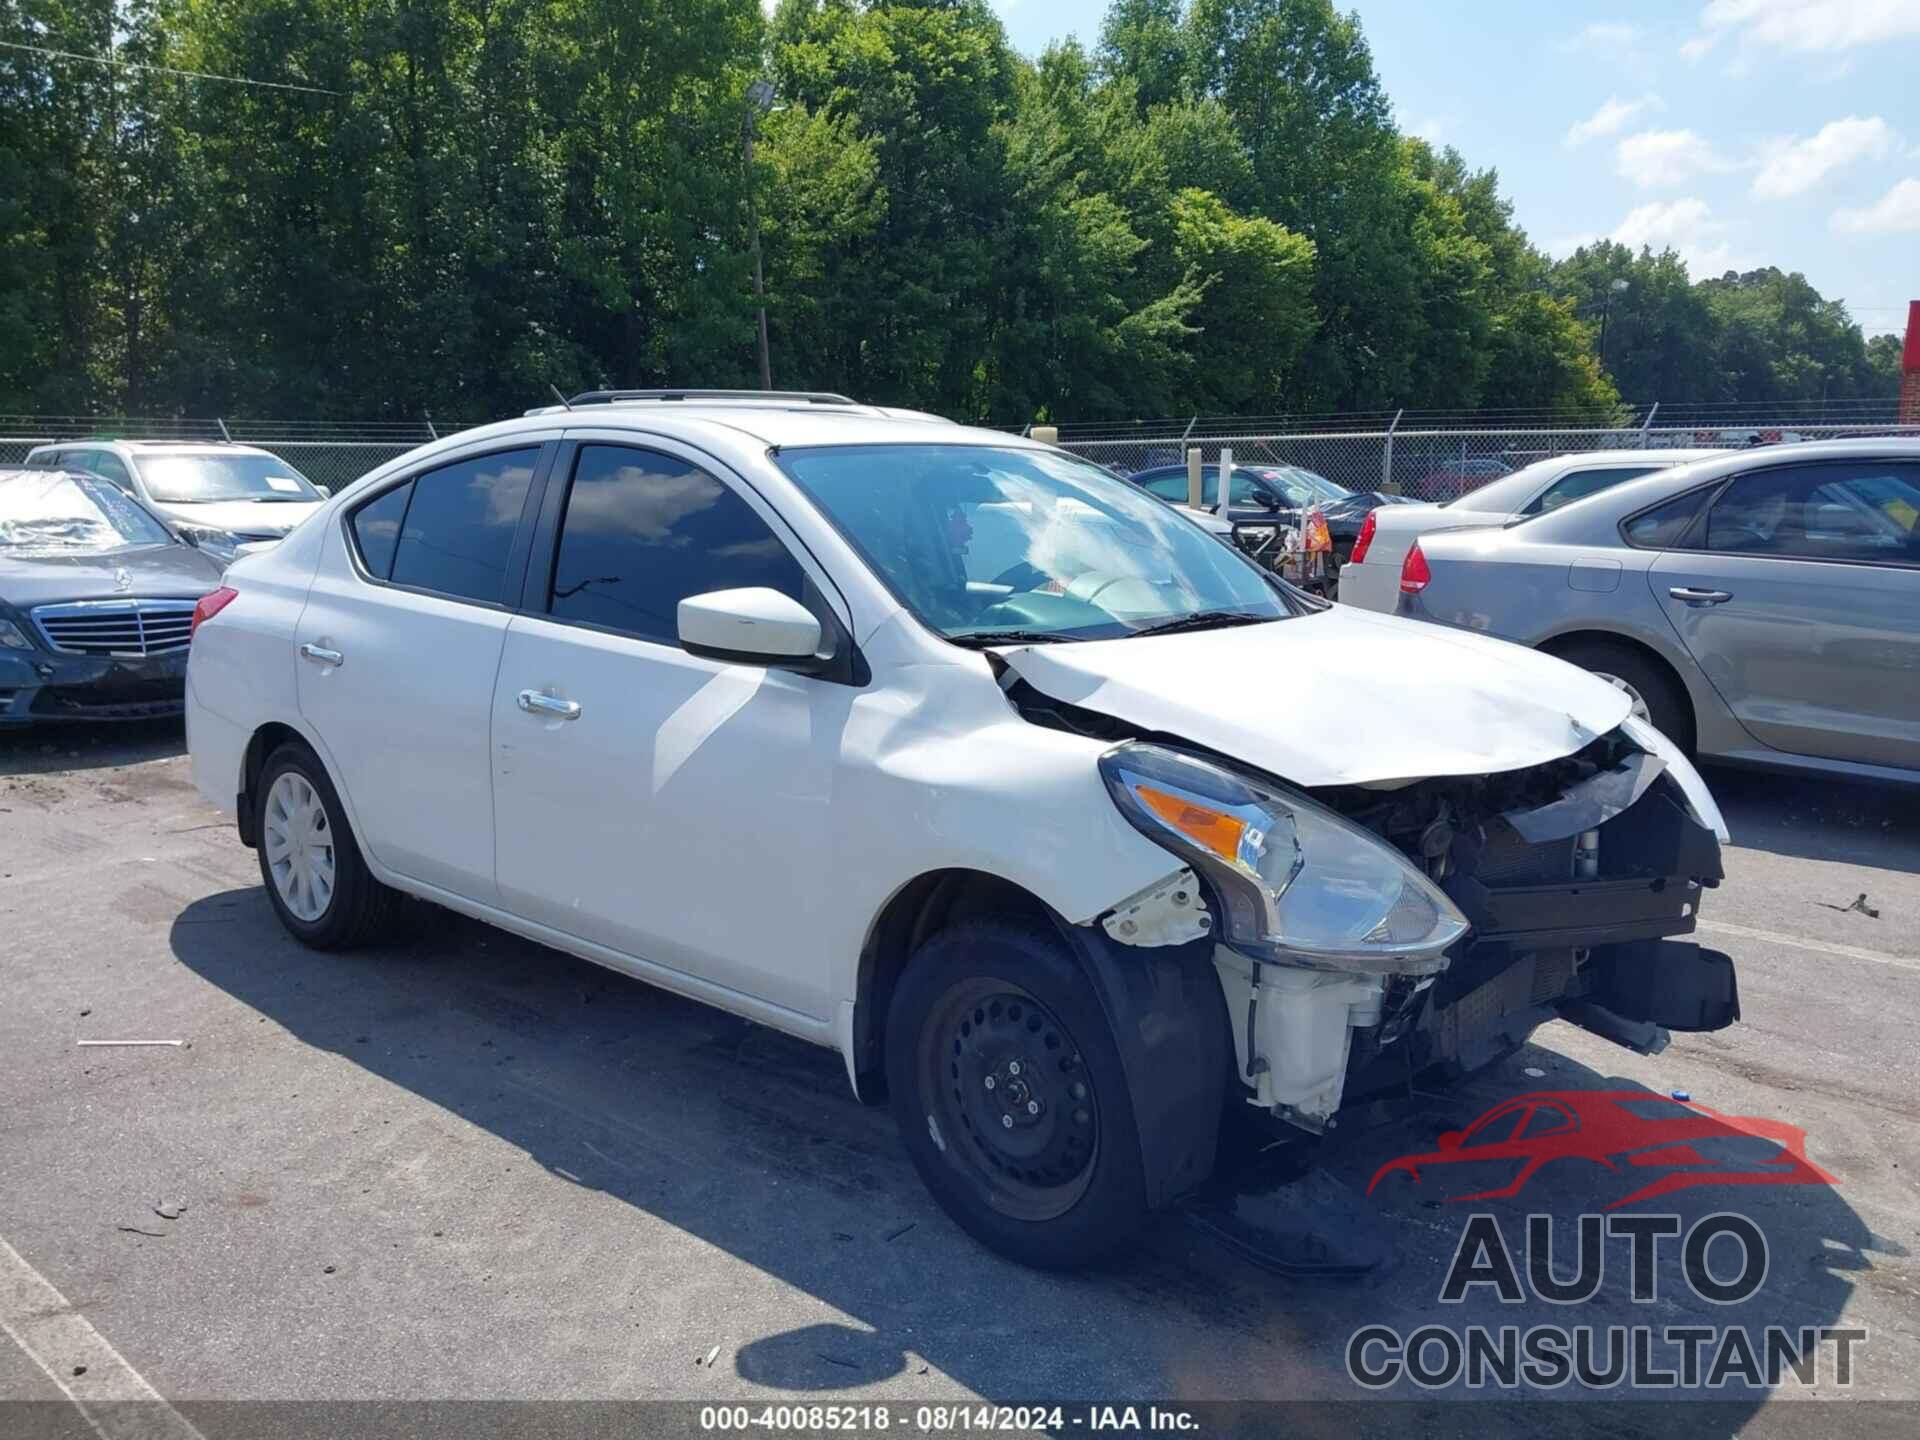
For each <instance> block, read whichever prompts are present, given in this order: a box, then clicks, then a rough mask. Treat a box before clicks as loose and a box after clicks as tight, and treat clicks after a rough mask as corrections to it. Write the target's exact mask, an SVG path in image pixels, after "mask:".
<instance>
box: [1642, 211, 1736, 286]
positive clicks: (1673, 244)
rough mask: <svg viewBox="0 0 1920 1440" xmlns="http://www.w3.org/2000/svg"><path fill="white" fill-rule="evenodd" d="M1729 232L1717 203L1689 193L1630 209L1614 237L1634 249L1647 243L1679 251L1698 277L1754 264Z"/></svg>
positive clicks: (1691, 270)
mask: <svg viewBox="0 0 1920 1440" xmlns="http://www.w3.org/2000/svg"><path fill="white" fill-rule="evenodd" d="M1726 233H1727V225H1726V222H1725V221H1722V220H1716V219H1714V218H1713V207H1712V206H1710V205H1708V204H1707V202H1706V201H1704V200H1702V199H1699V198H1698V197H1697V196H1692V195H1689V196H1688V197H1686V198H1685V199H1683V200H1656V201H1654V202H1652V203H1651V204H1648V205H1641V206H1639V207H1638V208H1636V209H1634V210H1630V211H1629V212H1627V218H1626V219H1624V220H1622V221H1621V222H1620V223H1619V225H1617V226H1616V227H1615V228H1614V232H1613V236H1612V238H1613V239H1614V240H1615V241H1617V242H1618V243H1620V244H1622V245H1625V246H1628V247H1629V248H1631V249H1634V250H1638V249H1640V248H1641V247H1642V246H1643V245H1645V246H1651V247H1652V248H1653V249H1654V250H1655V251H1656V252H1658V251H1662V250H1673V251H1676V252H1677V253H1678V254H1679V256H1680V258H1681V259H1682V260H1684V261H1686V264H1687V270H1688V272H1689V273H1691V274H1692V276H1693V277H1694V279H1696V280H1698V279H1701V278H1703V277H1705V276H1709V275H1719V274H1723V273H1724V272H1726V271H1728V270H1744V269H1747V268H1748V267H1749V266H1750V264H1751V262H1750V261H1749V260H1748V259H1747V258H1746V257H1745V256H1743V255H1740V254H1738V253H1736V252H1735V251H1734V249H1733V247H1732V246H1730V245H1728V244H1727V241H1726Z"/></svg>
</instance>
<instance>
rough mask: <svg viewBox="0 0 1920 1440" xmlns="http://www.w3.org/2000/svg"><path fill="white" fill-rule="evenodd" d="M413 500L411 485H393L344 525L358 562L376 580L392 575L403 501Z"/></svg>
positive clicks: (405, 502) (403, 513)
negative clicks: (348, 527)
mask: <svg viewBox="0 0 1920 1440" xmlns="http://www.w3.org/2000/svg"><path fill="white" fill-rule="evenodd" d="M412 498H413V482H412V481H411V480H409V481H408V482H407V483H406V484H404V485H396V486H395V487H394V488H393V489H391V490H389V491H387V493H386V494H384V495H379V496H376V497H375V498H374V499H372V500H369V501H368V502H367V503H366V504H364V505H362V506H361V507H360V508H359V509H358V510H355V511H354V512H353V519H352V520H351V521H349V522H348V523H349V524H350V526H351V527H352V530H353V543H354V546H355V548H357V549H358V550H359V552H360V563H361V564H362V565H364V566H365V567H366V570H367V573H368V574H369V575H371V576H373V577H374V579H376V580H385V579H387V578H388V577H389V576H390V575H392V573H393V552H394V551H395V550H396V549H397V548H399V544H400V522H401V521H402V520H404V519H405V518H406V515H407V501H408V500H410V499H412Z"/></svg>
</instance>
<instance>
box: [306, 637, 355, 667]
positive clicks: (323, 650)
mask: <svg viewBox="0 0 1920 1440" xmlns="http://www.w3.org/2000/svg"><path fill="white" fill-rule="evenodd" d="M300 658H301V659H302V660H311V661H313V663H314V664H316V665H339V664H342V663H343V662H344V661H345V660H346V658H347V657H346V656H344V655H342V654H341V653H340V652H339V651H338V650H329V649H327V647H326V646H324V645H315V644H314V643H313V642H312V641H308V642H307V643H306V644H305V645H302V646H301V647H300Z"/></svg>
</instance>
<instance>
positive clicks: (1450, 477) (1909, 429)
mask: <svg viewBox="0 0 1920 1440" xmlns="http://www.w3.org/2000/svg"><path fill="white" fill-rule="evenodd" d="M1871 435H1907V436H1913V437H1915V438H1920V425H1901V424H1898V423H1896V422H1891V421H1889V422H1884V423H1878V424H1874V423H1846V424H1828V425H1818V424H1794V425H1775V424H1765V425H1748V424H1734V425H1697V424H1687V425H1659V426H1633V427H1608V428H1600V427H1547V428H1543V427H1532V426H1528V427H1513V428H1486V429H1481V428H1462V427H1440V428H1434V427H1428V426H1421V427H1418V428H1415V427H1407V428H1401V427H1383V428H1381V429H1378V430H1361V429H1354V430H1316V431H1302V432H1299V433H1292V434H1289V433H1284V432H1280V433H1266V434H1261V433H1257V432H1254V433H1223V432H1221V431H1218V430H1216V431H1211V432H1209V433H1204V434H1202V433H1197V432H1188V433H1186V434H1179V433H1176V434H1173V435H1170V436H1159V437H1153V438H1146V437H1139V438H1136V437H1127V438H1105V439H1082V438H1067V437H1063V438H1062V439H1061V440H1060V442H1059V443H1060V444H1061V445H1062V446H1063V447H1064V448H1065V449H1067V450H1070V451H1072V452H1073V453H1074V454H1076V455H1080V456H1082V457H1084V458H1086V459H1088V460H1091V461H1093V462H1094V463H1095V464H1098V465H1104V466H1106V467H1107V468H1108V469H1111V470H1114V471H1117V472H1119V473H1122V474H1128V475H1132V474H1137V473H1138V472H1140V471H1142V470H1150V469H1153V468H1155V467H1158V466H1163V465H1182V464H1185V463H1186V453H1187V450H1188V449H1189V448H1194V449H1198V450H1199V451H1200V453H1201V458H1202V460H1203V461H1205V462H1206V463H1208V464H1213V463H1215V462H1217V461H1218V460H1219V458H1220V452H1221V451H1222V450H1227V449H1230V450H1231V451H1232V452H1233V460H1234V464H1235V465H1293V466H1298V467H1299V468H1301V469H1303V470H1311V471H1313V472H1314V473H1315V474H1317V475H1323V476H1325V477H1326V478H1327V479H1329V480H1331V481H1333V482H1334V483H1336V484H1338V485H1341V486H1344V487H1345V488H1347V489H1348V490H1357V491H1373V490H1378V491H1384V492H1386V493H1389V494H1399V495H1407V496H1411V497H1413V498H1415V499H1419V500H1452V499H1456V498H1458V497H1459V496H1461V495H1464V494H1466V493H1467V492H1469V491H1471V490H1476V489H1478V488H1479V487H1480V486H1482V485H1484V484H1486V483H1487V482H1488V481H1490V480H1496V479H1498V478H1499V477H1500V476H1502V475H1507V474H1511V473H1512V472H1513V471H1515V470H1518V469H1520V468H1521V467H1523V466H1526V465H1531V464H1532V463H1534V462H1535V461H1536V460H1547V459H1551V458H1553V457H1554V456H1556V455H1570V454H1578V453H1586V452H1589V451H1595V450H1663V449H1674V448H1689V447H1701V448H1728V449H1738V448H1743V447H1746V446H1752V445H1766V444H1782V443H1789V442H1792V441H1799V440H1840V439H1846V438H1848V437H1852V436H1871Z"/></svg>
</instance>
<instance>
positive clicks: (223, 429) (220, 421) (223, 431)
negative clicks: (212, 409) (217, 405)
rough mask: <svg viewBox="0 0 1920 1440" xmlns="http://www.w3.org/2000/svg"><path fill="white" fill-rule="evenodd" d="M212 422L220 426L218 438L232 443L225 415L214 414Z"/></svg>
mask: <svg viewBox="0 0 1920 1440" xmlns="http://www.w3.org/2000/svg"><path fill="white" fill-rule="evenodd" d="M213 423H214V424H216V425H218V426H219V427H220V438H221V439H222V440H224V441H226V442H227V443H228V444H229V445H231V444H232V443H233V436H232V435H230V434H228V433H227V420H226V417H225V416H224V415H216V416H215V417H214V422H213Z"/></svg>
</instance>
